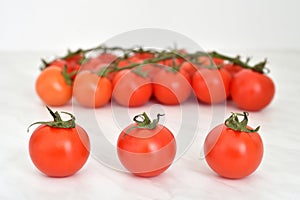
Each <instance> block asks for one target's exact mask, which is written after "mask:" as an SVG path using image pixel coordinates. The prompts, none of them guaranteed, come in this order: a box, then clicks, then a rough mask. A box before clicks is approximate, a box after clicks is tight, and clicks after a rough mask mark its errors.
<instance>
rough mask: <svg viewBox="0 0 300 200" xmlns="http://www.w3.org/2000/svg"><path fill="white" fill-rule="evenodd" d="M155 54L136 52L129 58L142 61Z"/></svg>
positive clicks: (136, 61) (137, 61) (133, 60)
mask: <svg viewBox="0 0 300 200" xmlns="http://www.w3.org/2000/svg"><path fill="white" fill-rule="evenodd" d="M153 57H154V55H153V54H152V53H150V52H141V53H135V54H134V55H132V56H131V57H129V58H128V60H129V61H131V62H133V63H142V62H143V61H144V60H147V59H151V58H153Z"/></svg>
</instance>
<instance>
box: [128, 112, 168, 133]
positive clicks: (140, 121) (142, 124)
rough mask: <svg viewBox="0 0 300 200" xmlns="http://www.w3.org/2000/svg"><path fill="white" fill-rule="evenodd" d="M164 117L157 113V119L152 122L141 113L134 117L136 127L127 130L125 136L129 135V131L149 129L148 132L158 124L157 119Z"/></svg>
mask: <svg viewBox="0 0 300 200" xmlns="http://www.w3.org/2000/svg"><path fill="white" fill-rule="evenodd" d="M164 115H165V114H159V113H158V114H157V118H156V119H154V120H153V121H151V120H150V118H149V117H148V115H147V114H146V113H145V112H143V113H142V114H139V115H136V116H134V118H133V121H134V122H136V125H135V126H132V127H131V128H129V129H128V130H127V131H126V132H125V135H126V134H127V133H129V132H130V131H132V130H134V129H150V130H153V129H155V128H156V126H157V124H158V122H159V118H160V117H162V116H164Z"/></svg>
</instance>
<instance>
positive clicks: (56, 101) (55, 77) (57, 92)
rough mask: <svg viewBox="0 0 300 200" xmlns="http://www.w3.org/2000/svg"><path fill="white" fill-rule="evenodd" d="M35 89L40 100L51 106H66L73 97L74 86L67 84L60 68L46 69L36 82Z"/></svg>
mask: <svg viewBox="0 0 300 200" xmlns="http://www.w3.org/2000/svg"><path fill="white" fill-rule="evenodd" d="M35 89H36V92H37V94H38V96H39V97H40V99H41V100H42V101H43V102H44V103H45V104H46V105H50V106H62V105H65V104H66V103H67V102H68V101H69V100H70V99H71V97H72V86H71V85H70V83H69V84H67V82H66V78H65V77H64V76H63V71H62V69H61V68H58V67H47V68H46V69H44V70H43V71H42V72H41V73H40V75H39V76H38V78H37V80H36V83H35Z"/></svg>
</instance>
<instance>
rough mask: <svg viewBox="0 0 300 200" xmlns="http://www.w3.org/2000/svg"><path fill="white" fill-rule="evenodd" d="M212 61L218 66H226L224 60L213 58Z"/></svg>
mask: <svg viewBox="0 0 300 200" xmlns="http://www.w3.org/2000/svg"><path fill="white" fill-rule="evenodd" d="M212 60H213V62H214V64H215V65H216V66H219V65H222V64H224V60H223V59H221V58H213V59H212Z"/></svg>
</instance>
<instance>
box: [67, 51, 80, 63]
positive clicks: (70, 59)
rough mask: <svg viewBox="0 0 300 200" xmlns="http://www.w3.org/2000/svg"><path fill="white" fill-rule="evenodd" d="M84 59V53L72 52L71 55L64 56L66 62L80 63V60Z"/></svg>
mask: <svg viewBox="0 0 300 200" xmlns="http://www.w3.org/2000/svg"><path fill="white" fill-rule="evenodd" d="M83 59H84V54H83V53H77V54H74V55H72V56H69V57H67V58H65V61H66V62H67V63H76V64H80V62H81V61H82V60H83Z"/></svg>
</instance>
